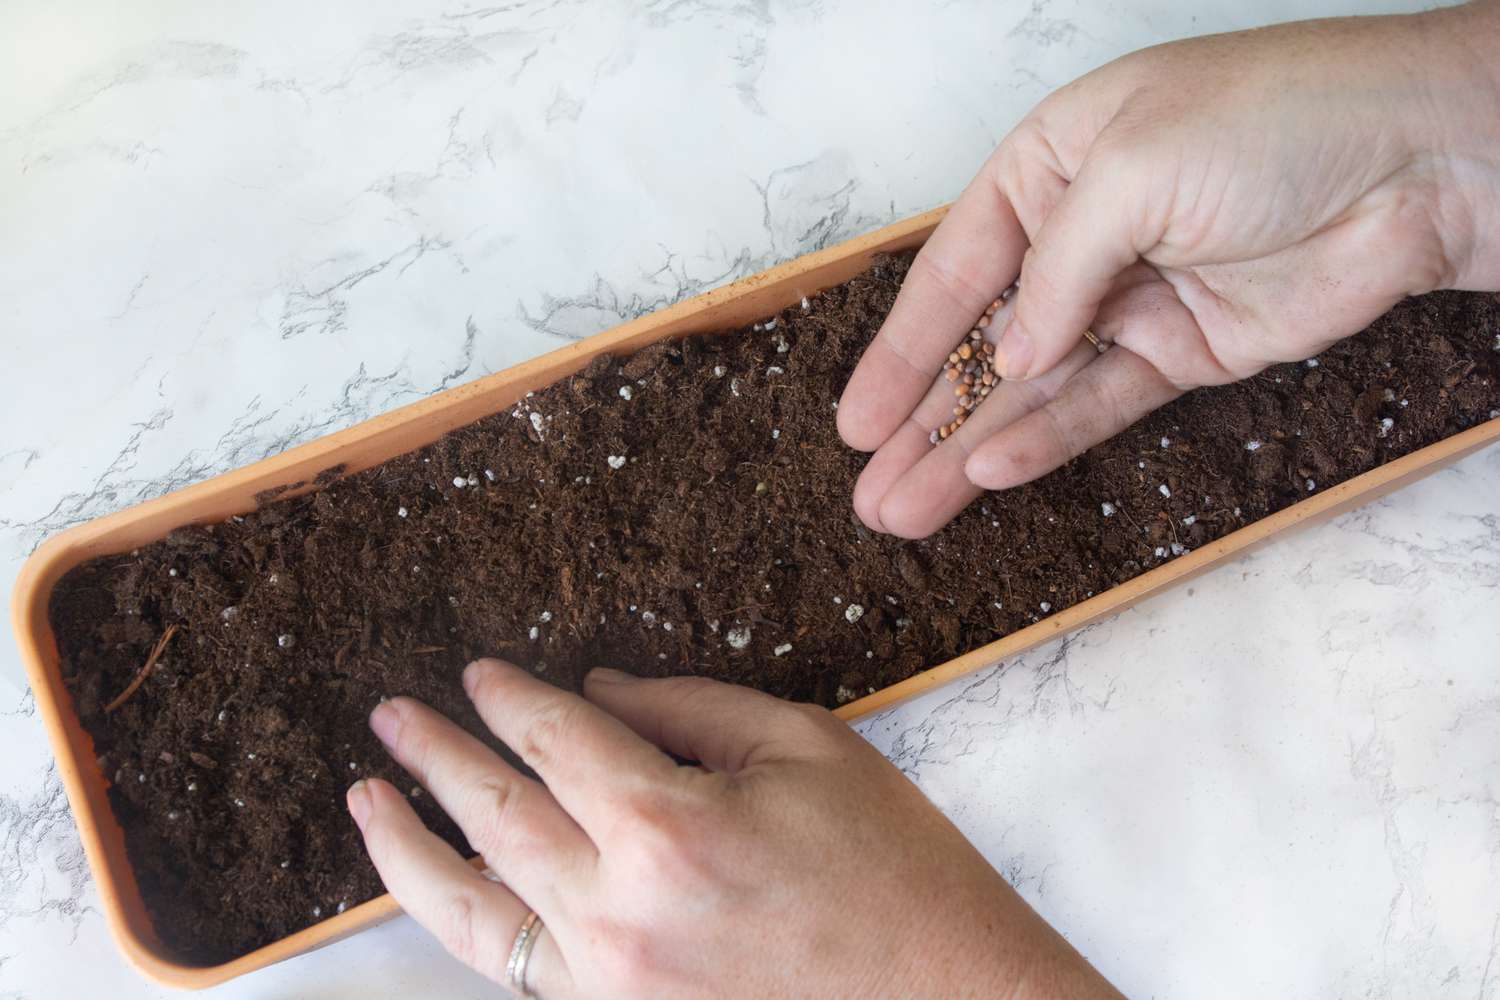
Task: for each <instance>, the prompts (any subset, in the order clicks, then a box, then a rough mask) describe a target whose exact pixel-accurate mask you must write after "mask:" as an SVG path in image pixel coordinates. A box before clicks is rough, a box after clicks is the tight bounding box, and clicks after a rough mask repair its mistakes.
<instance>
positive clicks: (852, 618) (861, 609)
mask: <svg viewBox="0 0 1500 1000" xmlns="http://www.w3.org/2000/svg"><path fill="white" fill-rule="evenodd" d="M864 616H865V606H864V605H863V604H851V605H849V606H848V607H847V608H845V609H844V620H845V621H846V622H848V623H849V624H850V625H853V624H854V623H855V622H857V621H859V620H860V619H861V618H863V617H864Z"/></svg>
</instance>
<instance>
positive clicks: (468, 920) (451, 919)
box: [438, 893, 481, 968]
mask: <svg viewBox="0 0 1500 1000" xmlns="http://www.w3.org/2000/svg"><path fill="white" fill-rule="evenodd" d="M443 913H444V914H445V916H444V918H443V926H442V927H441V928H439V929H438V937H439V939H440V940H441V941H442V942H443V947H444V948H447V949H448V954H450V955H452V956H453V957H454V958H456V959H458V960H459V961H460V962H462V963H464V964H465V965H467V966H469V967H471V968H475V967H477V963H478V961H479V959H480V957H481V956H480V955H479V950H478V949H479V946H478V941H479V935H478V934H477V933H476V931H475V922H476V920H477V918H478V915H477V913H476V912H475V904H474V899H473V898H472V897H471V896H469V895H468V894H467V893H458V894H456V895H455V896H453V898H452V899H450V900H449V901H448V903H447V904H446V905H445V906H444V907H443Z"/></svg>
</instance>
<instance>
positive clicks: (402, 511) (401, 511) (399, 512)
mask: <svg viewBox="0 0 1500 1000" xmlns="http://www.w3.org/2000/svg"><path fill="white" fill-rule="evenodd" d="M406 515H407V510H406V508H405V507H397V508H396V516H397V517H405V516H406Z"/></svg>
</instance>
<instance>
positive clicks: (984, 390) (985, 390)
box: [979, 385, 995, 399]
mask: <svg viewBox="0 0 1500 1000" xmlns="http://www.w3.org/2000/svg"><path fill="white" fill-rule="evenodd" d="M994 388H995V387H994V386H992V385H986V386H982V387H981V388H980V390H979V398H980V399H983V398H984V397H986V396H988V395H989V394H990V390H992V389H994Z"/></svg>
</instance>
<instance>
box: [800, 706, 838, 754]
mask: <svg viewBox="0 0 1500 1000" xmlns="http://www.w3.org/2000/svg"><path fill="white" fill-rule="evenodd" d="M791 707H792V715H791V720H792V723H793V725H794V726H796V727H797V731H798V733H799V734H801V735H803V737H804V738H805V739H807V740H808V741H809V742H811V743H812V744H813V745H814V746H822V745H824V744H831V743H833V742H835V741H836V740H837V739H838V737H839V736H840V735H841V734H847V733H848V731H849V727H848V726H846V725H844V723H842V722H840V721H839V720H838V717H837V716H835V715H834V714H833V713H832V712H830V711H829V710H828V709H826V708H824V707H823V706H821V705H814V704H812V703H810V702H804V703H800V704H796V705H793V706H791Z"/></svg>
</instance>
